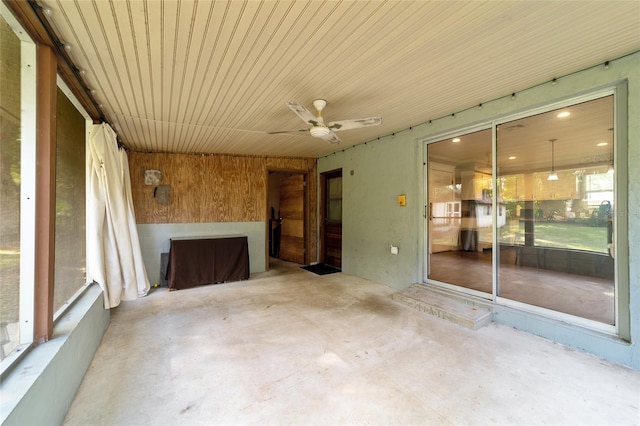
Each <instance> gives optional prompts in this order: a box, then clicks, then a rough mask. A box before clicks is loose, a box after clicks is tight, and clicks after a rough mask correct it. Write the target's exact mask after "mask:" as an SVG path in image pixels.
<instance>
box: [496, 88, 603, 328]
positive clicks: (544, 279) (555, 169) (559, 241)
mask: <svg viewBox="0 0 640 426" xmlns="http://www.w3.org/2000/svg"><path fill="white" fill-rule="evenodd" d="M561 113H564V114H561ZM567 113H568V114H567ZM497 135H498V136H497V152H498V191H499V194H500V198H501V199H502V200H503V201H504V202H505V206H506V217H507V221H506V224H505V226H504V227H502V228H501V230H500V237H499V238H500V268H499V292H498V293H499V296H502V297H506V298H509V299H512V300H517V301H520V302H524V303H528V304H531V305H536V306H540V307H544V308H548V309H552V310H556V311H559V312H564V313H568V314H572V315H576V316H580V317H583V318H587V319H590V320H594V321H598V322H603V323H606V324H614V322H615V321H614V319H615V312H614V262H613V259H612V257H611V256H610V255H609V253H608V251H609V248H610V244H611V235H612V229H613V222H612V221H613V215H612V212H613V208H614V206H615V200H614V192H613V96H607V97H604V98H600V99H596V100H593V101H589V102H584V103H581V104H577V105H573V106H570V107H567V108H562V109H558V110H555V111H550V112H547V113H544V114H539V115H535V116H532V117H527V118H524V119H521V120H516V121H512V122H508V123H504V124H502V125H500V126H498V127H497Z"/></svg>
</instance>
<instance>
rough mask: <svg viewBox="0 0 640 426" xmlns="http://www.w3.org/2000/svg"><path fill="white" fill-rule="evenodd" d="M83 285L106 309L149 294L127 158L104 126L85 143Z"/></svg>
mask: <svg viewBox="0 0 640 426" xmlns="http://www.w3.org/2000/svg"><path fill="white" fill-rule="evenodd" d="M89 150H90V156H89V164H88V169H87V176H88V179H89V184H90V190H89V206H88V212H87V235H88V241H87V280H88V282H93V281H95V282H97V283H98V284H100V287H102V291H103V292H104V304H105V308H107V309H108V308H114V307H116V306H118V305H119V304H120V301H121V300H133V299H136V298H138V297H143V296H146V294H147V293H148V292H149V288H150V286H149V278H148V277H147V271H146V269H145V267H144V262H143V260H142V250H141V249H140V241H139V239H138V230H137V228H136V219H135V214H134V211H133V201H132V198H131V179H130V176H129V161H128V159H127V153H126V152H125V151H124V150H123V149H118V142H117V139H116V133H115V132H114V131H113V130H112V129H111V127H110V126H109V125H108V124H96V125H94V126H93V131H92V132H91V137H90V141H89Z"/></svg>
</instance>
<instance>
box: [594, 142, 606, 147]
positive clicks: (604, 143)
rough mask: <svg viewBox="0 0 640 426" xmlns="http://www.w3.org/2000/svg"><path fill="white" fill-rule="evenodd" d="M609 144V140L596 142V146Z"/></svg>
mask: <svg viewBox="0 0 640 426" xmlns="http://www.w3.org/2000/svg"><path fill="white" fill-rule="evenodd" d="M607 145H609V142H599V143H597V144H596V146H607Z"/></svg>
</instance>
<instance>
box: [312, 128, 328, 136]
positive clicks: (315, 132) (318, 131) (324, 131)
mask: <svg viewBox="0 0 640 426" xmlns="http://www.w3.org/2000/svg"><path fill="white" fill-rule="evenodd" d="M310 132H311V136H313V137H314V138H324V137H325V136H327V135H328V134H329V133H331V130H330V129H329V128H328V127H326V126H313V127H312V128H311V130H310Z"/></svg>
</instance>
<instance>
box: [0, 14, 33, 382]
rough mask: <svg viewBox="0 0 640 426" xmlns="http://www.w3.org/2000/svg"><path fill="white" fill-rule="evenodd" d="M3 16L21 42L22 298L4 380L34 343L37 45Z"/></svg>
mask: <svg viewBox="0 0 640 426" xmlns="http://www.w3.org/2000/svg"><path fill="white" fill-rule="evenodd" d="M0 14H1V15H2V17H3V19H4V20H5V21H6V22H7V23H8V24H9V26H10V27H11V28H12V29H13V31H14V33H15V35H16V37H17V38H18V39H19V40H20V91H21V92H20V109H21V113H20V139H21V142H20V284H19V286H20V296H19V313H18V318H19V320H18V321H19V330H20V331H19V333H20V334H19V340H18V346H17V347H16V348H15V349H14V350H13V351H12V352H11V353H10V354H9V355H8V356H7V357H5V358H4V359H3V360H2V362H1V363H0V376H3V375H4V373H5V372H6V371H8V369H9V368H10V367H11V366H13V365H14V363H15V362H16V361H17V360H19V359H21V358H22V357H23V356H24V355H25V354H26V353H28V351H29V349H30V348H31V347H32V346H33V343H34V326H35V325H34V324H35V305H34V298H35V272H34V265H35V258H36V247H35V236H36V232H35V223H36V196H35V194H36V175H35V173H34V171H35V170H36V100H37V93H36V81H37V60H36V57H37V56H36V46H37V45H36V43H35V41H33V40H32V39H31V37H29V35H28V34H27V32H26V31H25V29H24V28H23V26H22V25H21V24H20V22H19V21H18V20H17V19H16V18H15V17H14V15H13V14H12V13H11V12H10V11H9V9H8V8H7V6H6V5H5V4H4V2H3V3H2V4H1V6H0Z"/></svg>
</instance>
